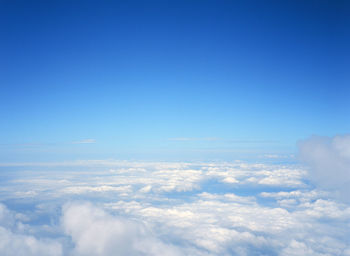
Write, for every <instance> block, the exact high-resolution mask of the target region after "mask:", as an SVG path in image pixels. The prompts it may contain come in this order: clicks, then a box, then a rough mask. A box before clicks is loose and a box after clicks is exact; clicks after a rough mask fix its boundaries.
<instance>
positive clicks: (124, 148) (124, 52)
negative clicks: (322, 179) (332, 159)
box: [0, 1, 350, 162]
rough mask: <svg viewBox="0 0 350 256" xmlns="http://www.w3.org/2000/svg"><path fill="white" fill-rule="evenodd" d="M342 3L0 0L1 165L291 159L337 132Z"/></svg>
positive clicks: (343, 80)
mask: <svg viewBox="0 0 350 256" xmlns="http://www.w3.org/2000/svg"><path fill="white" fill-rule="evenodd" d="M349 7H350V4H349V3H348V2H347V1H263V2H262V1H99V2H97V1H1V3H0V30H1V37H2V40H0V56H1V57H0V70H1V71H0V86H1V94H0V97H1V98H0V101H1V108H0V120H1V132H0V142H1V145H0V152H1V157H0V161H2V162H23V161H27V162H28V161H56V160H76V159H106V158H113V159H142V160H144V159H145V160H147V159H148V160H168V159H170V160H198V159H202V158H204V159H209V158H211V159H225V160H234V159H236V158H237V157H246V156H247V155H251V156H253V157H257V156H259V155H263V154H294V153H295V151H296V142H297V141H298V140H300V139H305V138H307V137H309V136H311V135H313V134H317V135H323V136H334V135H336V134H345V133H346V132H348V131H349V129H350V121H349V118H347V117H348V116H349V114H350V101H349V100H348V99H349V96H350V89H349V81H350V79H349V72H348V71H349V68H348V67H349V59H350V58H349V57H350V56H349V48H348V45H349V43H350V36H349V27H350V26H349V25H350V24H349V20H350V19H349V15H348V12H349Z"/></svg>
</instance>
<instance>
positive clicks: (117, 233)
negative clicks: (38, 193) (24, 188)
mask: <svg viewBox="0 0 350 256" xmlns="http://www.w3.org/2000/svg"><path fill="white" fill-rule="evenodd" d="M62 225H63V228H64V232H65V233H66V234H67V235H69V236H71V238H72V240H73V242H74V244H75V248H74V252H75V253H76V254H77V255H94V256H98V255H102V256H109V255H110V256H118V255H164V256H172V255H174V256H175V255H181V254H180V253H179V251H178V250H177V249H176V248H175V247H174V246H171V245H166V244H164V243H163V242H161V241H160V240H159V239H157V238H156V237H155V236H154V235H153V234H151V233H150V232H149V231H148V230H147V228H146V226H144V225H143V224H142V223H139V222H136V221H131V220H128V219H125V218H121V217H116V216H112V215H110V214H108V213H106V212H105V211H103V210H102V209H100V208H97V207H94V206H93V205H92V204H90V203H76V204H74V203H71V204H67V205H65V206H64V207H63V216H62Z"/></svg>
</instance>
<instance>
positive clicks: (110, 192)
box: [0, 160, 350, 256]
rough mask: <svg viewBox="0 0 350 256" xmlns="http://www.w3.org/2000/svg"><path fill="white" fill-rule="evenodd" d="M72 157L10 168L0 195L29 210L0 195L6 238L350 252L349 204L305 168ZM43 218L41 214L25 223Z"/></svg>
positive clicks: (72, 246) (212, 251)
mask: <svg viewBox="0 0 350 256" xmlns="http://www.w3.org/2000/svg"><path fill="white" fill-rule="evenodd" d="M76 164H77V165H70V166H69V168H67V169H68V171H62V170H61V167H62V166H64V165H55V166H54V169H50V171H49V172H47V171H46V170H47V167H46V166H39V167H40V168H42V169H43V171H38V170H37V168H39V167H36V168H35V171H33V172H29V171H26V172H24V173H21V172H19V173H18V174H16V175H14V176H13V177H14V178H13V179H10V180H8V181H7V182H6V186H5V187H1V189H0V197H1V198H3V200H6V201H7V202H11V200H12V202H25V204H27V203H28V202H33V204H34V205H35V207H33V209H34V210H30V211H26V210H19V212H17V213H16V212H12V211H10V210H8V209H7V208H6V207H4V206H3V207H1V204H0V226H1V227H2V228H4V229H5V231H6V232H4V234H6V237H9V239H10V240H13V241H17V240H18V238H19V237H22V236H23V241H24V240H25V239H24V237H32V238H33V239H34V241H36V242H34V244H35V243H36V244H37V247H40V248H42V247H41V244H42V243H43V242H44V243H45V244H46V245H47V246H48V245H50V248H56V247H57V248H58V249H57V250H58V252H61V253H62V254H64V255H74V256H84V255H103V256H109V255H131V256H133V255H194V256H196V255H198V256H202V255H238V256H241V255H242V256H243V255H287V256H288V255H295V254H296V253H297V252H298V253H301V254H300V255H346V253H348V252H349V251H350V248H349V247H350V240H349V237H350V231H349V230H350V224H349V223H350V208H349V206H348V205H347V204H344V203H340V202H338V201H337V200H336V199H334V198H333V199H332V198H330V197H329V194H330V193H329V192H325V191H323V190H322V189H319V188H313V187H312V186H309V185H308V183H307V181H306V180H305V178H306V177H307V176H306V174H307V173H306V171H305V170H304V169H303V168H301V167H298V166H296V165H291V164H288V165H274V164H255V163H243V162H233V163H225V162H220V163H219V162H216V163H215V162H213V163H200V162H197V163H171V162H144V163H143V162H126V161H114V160H105V161H102V160H101V161H82V162H78V163H76ZM78 164H80V165H78ZM50 168H53V167H52V166H51V167H50ZM63 170H65V168H63ZM17 177H21V178H17ZM28 192H29V193H28ZM73 198H74V200H75V201H74V202H73V203H69V202H68V203H66V202H67V201H72V199H73ZM79 200H84V201H85V202H86V201H92V202H93V203H79V202H81V201H79ZM62 204H63V205H64V207H63V210H62V211H60V210H59V209H60V208H61V207H62ZM22 213H23V214H26V216H24V217H23V215H21V214H22ZM42 217H43V220H45V218H46V219H48V221H46V223H44V224H42V223H39V224H35V223H34V222H35V220H41V218H42ZM58 219H60V221H59V220H58ZM5 223H10V224H8V225H7V226H6V225H5ZM33 223H34V224H33ZM20 227H21V228H20ZM49 235H50V236H51V237H52V239H47V237H48V236H49ZM46 241H47V242H46ZM16 243H17V242H16ZM55 246H56V247H55ZM9 247H10V245H9ZM59 248H61V249H59ZM3 250H4V249H3ZM28 250H29V249H28ZM60 250H61V251H60ZM48 251H49V249H48ZM0 252H1V251H0ZM0 255H2V254H1V253H0ZM5 255H6V254H5ZM29 255H30V254H29ZM38 255H40V254H39V253H38ZM58 255H59V254H58Z"/></svg>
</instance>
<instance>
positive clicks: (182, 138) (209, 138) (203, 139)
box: [168, 137, 221, 141]
mask: <svg viewBox="0 0 350 256" xmlns="http://www.w3.org/2000/svg"><path fill="white" fill-rule="evenodd" d="M168 140H171V141H218V140H221V139H220V138H216V137H207V138H191V137H178V138H169V139H168Z"/></svg>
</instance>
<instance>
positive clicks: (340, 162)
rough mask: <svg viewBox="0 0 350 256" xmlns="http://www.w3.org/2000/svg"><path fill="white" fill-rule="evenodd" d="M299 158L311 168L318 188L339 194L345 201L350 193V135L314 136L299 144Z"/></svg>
mask: <svg viewBox="0 0 350 256" xmlns="http://www.w3.org/2000/svg"><path fill="white" fill-rule="evenodd" d="M298 147H299V157H300V159H301V160H302V161H304V162H306V163H307V164H308V165H309V166H310V170H309V173H310V175H309V177H310V179H311V180H312V181H314V182H315V183H316V184H317V185H318V186H321V187H323V188H325V189H331V190H335V191H337V192H338V194H339V195H340V197H341V198H342V199H344V200H346V199H348V195H349V193H350V135H349V134H348V135H338V136H335V137H320V136H313V137H311V138H309V139H306V140H303V141H301V142H299V143H298Z"/></svg>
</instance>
